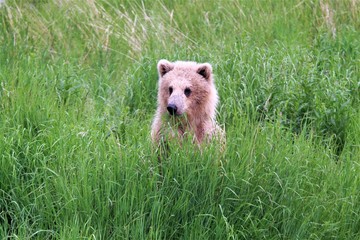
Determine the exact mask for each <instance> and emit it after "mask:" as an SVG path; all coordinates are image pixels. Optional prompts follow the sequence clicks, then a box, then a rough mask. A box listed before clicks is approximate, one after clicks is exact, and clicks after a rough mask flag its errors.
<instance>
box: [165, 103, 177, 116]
mask: <svg viewBox="0 0 360 240" xmlns="http://www.w3.org/2000/svg"><path fill="white" fill-rule="evenodd" d="M166 109H167V110H168V112H169V113H170V115H176V114H177V113H176V111H177V107H176V105H175V104H171V103H170V104H169V105H168V106H167V108H166Z"/></svg>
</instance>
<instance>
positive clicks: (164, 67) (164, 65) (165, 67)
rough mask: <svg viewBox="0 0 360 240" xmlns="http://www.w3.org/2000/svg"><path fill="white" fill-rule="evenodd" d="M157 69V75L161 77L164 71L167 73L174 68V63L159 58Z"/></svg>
mask: <svg viewBox="0 0 360 240" xmlns="http://www.w3.org/2000/svg"><path fill="white" fill-rule="evenodd" d="M157 69H158V72H159V76H160V77H162V76H164V75H165V74H166V73H168V72H170V71H171V70H173V69H174V64H173V63H171V62H169V61H168V60H165V59H161V60H160V61H159V62H158V65H157Z"/></svg>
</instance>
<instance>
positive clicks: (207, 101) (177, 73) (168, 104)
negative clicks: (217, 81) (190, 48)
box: [157, 59, 218, 119]
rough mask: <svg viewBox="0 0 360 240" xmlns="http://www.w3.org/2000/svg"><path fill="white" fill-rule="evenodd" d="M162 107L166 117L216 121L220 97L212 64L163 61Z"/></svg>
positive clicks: (161, 74)
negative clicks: (214, 119) (184, 116)
mask: <svg viewBox="0 0 360 240" xmlns="http://www.w3.org/2000/svg"><path fill="white" fill-rule="evenodd" d="M157 69H158V74H159V92H158V104H159V107H160V110H161V112H162V114H164V113H168V114H169V115H171V116H175V117H176V116H181V115H184V114H186V115H187V117H198V118H204V117H205V118H211V119H213V118H214V117H215V109H216V105H217V102H218V95H217V92H216V88H215V85H214V80H213V75H212V67H211V65H210V64H209V63H196V62H185V61H177V62H169V61H167V60H164V59H163V60H160V61H159V62H158V65H157Z"/></svg>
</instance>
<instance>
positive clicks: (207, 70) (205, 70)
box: [196, 63, 212, 81]
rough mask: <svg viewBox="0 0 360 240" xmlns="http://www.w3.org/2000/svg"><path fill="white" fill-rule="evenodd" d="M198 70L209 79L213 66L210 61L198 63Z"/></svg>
mask: <svg viewBox="0 0 360 240" xmlns="http://www.w3.org/2000/svg"><path fill="white" fill-rule="evenodd" d="M196 72H197V73H198V74H200V75H201V76H203V77H204V78H205V79H206V80H207V81H209V80H210V78H211V73H212V67H211V65H210V64H209V63H202V64H199V65H198V68H197V70H196Z"/></svg>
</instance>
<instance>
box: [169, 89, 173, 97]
mask: <svg viewBox="0 0 360 240" xmlns="http://www.w3.org/2000/svg"><path fill="white" fill-rule="evenodd" d="M172 92H173V88H172V87H169V94H170V95H171V94H172Z"/></svg>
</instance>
